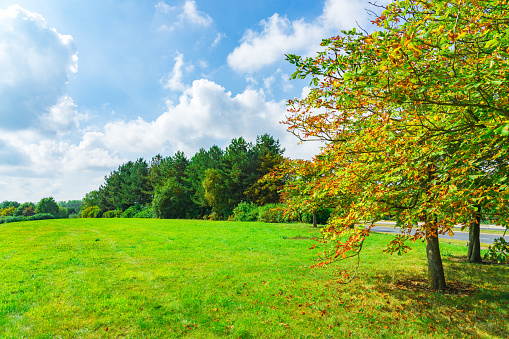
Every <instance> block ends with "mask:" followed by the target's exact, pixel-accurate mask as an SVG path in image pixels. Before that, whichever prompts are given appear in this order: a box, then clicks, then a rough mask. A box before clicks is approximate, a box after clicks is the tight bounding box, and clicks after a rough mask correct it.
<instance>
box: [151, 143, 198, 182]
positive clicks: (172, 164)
mask: <svg viewBox="0 0 509 339" xmlns="http://www.w3.org/2000/svg"><path fill="white" fill-rule="evenodd" d="M187 166H189V160H188V159H187V158H186V156H185V154H184V153H183V152H181V151H178V152H177V153H175V155H174V156H173V157H166V158H163V157H162V156H161V155H160V154H158V155H156V156H155V157H153V158H152V162H151V163H150V170H149V180H150V182H151V184H152V186H153V187H154V188H156V187H160V186H164V185H165V183H166V181H167V180H168V179H169V178H175V179H176V180H177V181H178V182H179V183H181V184H184V181H185V178H186V169H187Z"/></svg>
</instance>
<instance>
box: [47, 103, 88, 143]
mask: <svg viewBox="0 0 509 339" xmlns="http://www.w3.org/2000/svg"><path fill="white" fill-rule="evenodd" d="M87 119H88V116H87V115H86V114H81V113H79V112H78V107H77V106H76V104H75V103H74V100H73V99H72V98H71V97H69V96H67V95H64V96H62V97H60V98H59V99H58V102H57V103H56V104H55V105H53V106H51V107H50V108H49V110H48V113H47V114H44V115H42V116H41V117H40V120H41V126H42V128H43V129H44V130H46V131H50V132H55V133H57V134H62V135H65V134H68V133H69V132H70V131H71V130H72V129H74V128H77V127H79V124H80V121H82V120H87Z"/></svg>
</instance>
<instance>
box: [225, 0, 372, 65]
mask: <svg viewBox="0 0 509 339" xmlns="http://www.w3.org/2000/svg"><path fill="white" fill-rule="evenodd" d="M365 5H366V2H365V1H361V0H326V1H325V4H324V9H323V13H322V15H321V16H319V17H318V18H316V20H314V21H313V22H306V21H305V20H304V19H301V20H295V21H290V20H289V19H288V18H287V17H286V16H285V17H281V16H280V15H279V14H277V13H276V14H274V15H272V16H271V17H270V18H269V19H268V20H262V21H261V22H260V26H261V28H262V29H261V31H260V32H257V31H253V30H247V31H246V33H245V34H244V36H243V37H242V40H241V44H240V46H237V47H236V48H235V49H234V51H233V52H232V53H230V55H228V58H227V60H228V65H229V66H230V67H231V68H232V69H233V70H235V71H237V72H248V73H249V72H254V71H257V70H259V69H261V68H263V67H264V66H267V65H271V64H273V63H275V62H276V61H281V60H284V54H287V53H302V54H306V55H311V54H313V53H315V52H316V50H317V49H318V48H319V43H320V41H321V39H324V38H328V37H330V36H332V35H337V34H338V33H339V32H340V30H341V29H349V28H352V27H355V26H356V21H355V20H356V19H357V20H358V21H359V22H360V23H363V22H364V20H365V18H366V16H367V14H366V12H365V10H364V7H365Z"/></svg>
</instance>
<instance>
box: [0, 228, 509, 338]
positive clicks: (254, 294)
mask: <svg viewBox="0 0 509 339" xmlns="http://www.w3.org/2000/svg"><path fill="white" fill-rule="evenodd" d="M317 234H318V231H317V230H315V229H313V228H310V227H309V226H308V225H302V224H264V223H237V222H213V221H196V220H179V221H177V220H155V219H67V220H45V221H32V222H23V223H11V224H2V225H0V244H1V246H0V267H1V270H0V338H178V337H189V338H223V337H227V338H239V337H240V338H345V337H348V336H350V337H352V338H430V337H432V338H452V337H454V338H477V337H478V338H507V337H509V320H508V319H509V314H508V311H509V284H507V278H508V276H509V267H508V266H507V265H495V264H484V265H473V264H469V263H466V262H464V260H462V258H461V256H465V255H466V247H465V246H464V245H462V246H461V245H455V244H443V245H442V247H441V250H442V255H443V259H444V265H445V270H446V279H447V282H448V284H449V286H451V287H452V289H451V290H449V291H447V292H445V293H434V292H432V291H429V290H427V289H426V288H425V285H424V282H425V278H426V274H427V268H426V257H425V249H424V244H423V243H416V244H414V245H413V250H412V251H410V252H409V253H408V254H406V255H403V256H397V255H393V256H391V255H387V254H383V253H382V250H383V248H384V245H385V244H386V243H387V242H388V241H389V239H391V237H392V236H391V235H385V234H373V235H371V236H370V237H369V239H368V240H367V241H366V244H365V246H364V249H363V254H362V255H361V264H360V269H359V273H358V276H357V277H356V279H355V280H353V282H351V283H350V284H347V285H343V284H340V283H338V270H339V269H341V268H351V269H353V268H355V265H356V261H355V260H351V261H348V262H342V263H340V264H337V265H334V266H331V267H329V268H327V269H310V268H309V266H311V265H312V264H313V261H312V260H313V258H315V255H316V253H317V252H316V249H315V250H309V249H308V248H309V247H311V246H312V245H313V244H314V243H315V242H314V241H313V240H312V239H311V237H313V236H316V235H317Z"/></svg>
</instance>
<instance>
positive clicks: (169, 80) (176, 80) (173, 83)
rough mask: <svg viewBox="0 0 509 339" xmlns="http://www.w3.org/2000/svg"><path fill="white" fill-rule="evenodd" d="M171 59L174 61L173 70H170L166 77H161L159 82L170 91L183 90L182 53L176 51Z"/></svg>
mask: <svg viewBox="0 0 509 339" xmlns="http://www.w3.org/2000/svg"><path fill="white" fill-rule="evenodd" d="M173 61H175V65H174V66H173V70H172V71H171V72H170V74H169V75H168V77H166V78H163V79H161V83H162V85H163V87H164V88H166V89H171V90H172V91H183V90H184V89H185V85H184V84H183V83H182V76H183V73H182V68H183V67H184V55H183V54H182V53H179V52H177V55H176V56H175V58H173Z"/></svg>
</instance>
